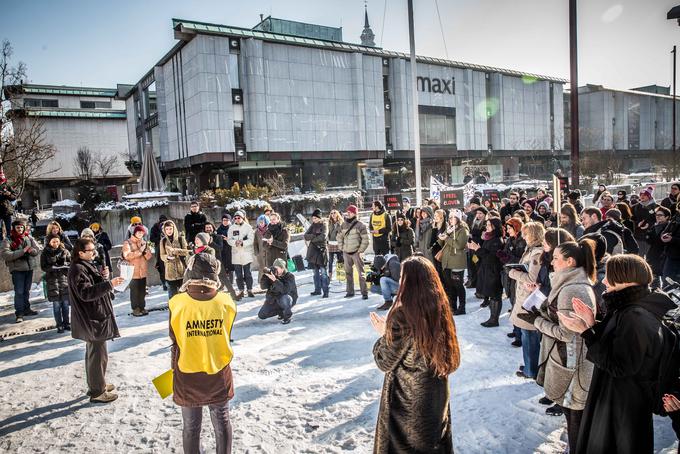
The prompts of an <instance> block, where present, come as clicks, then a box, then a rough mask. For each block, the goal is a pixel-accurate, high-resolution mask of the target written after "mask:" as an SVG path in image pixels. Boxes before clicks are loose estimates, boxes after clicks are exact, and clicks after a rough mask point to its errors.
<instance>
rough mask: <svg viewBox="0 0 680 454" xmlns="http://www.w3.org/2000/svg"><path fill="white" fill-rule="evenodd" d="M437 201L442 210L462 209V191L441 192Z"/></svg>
mask: <svg viewBox="0 0 680 454" xmlns="http://www.w3.org/2000/svg"><path fill="white" fill-rule="evenodd" d="M439 200H440V204H441V207H442V208H463V190H462V189H455V190H453V191H442V192H441V193H440V194H439Z"/></svg>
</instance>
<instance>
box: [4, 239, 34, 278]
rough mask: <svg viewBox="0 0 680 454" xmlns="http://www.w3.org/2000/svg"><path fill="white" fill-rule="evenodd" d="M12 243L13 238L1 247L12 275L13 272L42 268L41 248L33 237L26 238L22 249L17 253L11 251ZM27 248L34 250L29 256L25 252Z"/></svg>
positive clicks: (22, 243) (16, 251)
mask: <svg viewBox="0 0 680 454" xmlns="http://www.w3.org/2000/svg"><path fill="white" fill-rule="evenodd" d="M11 243H12V240H11V238H7V239H6V240H5V241H3V242H2V246H0V254H2V258H3V260H4V261H5V263H6V264H7V268H9V272H10V273H11V272H12V271H31V270H36V269H38V268H39V267H40V246H38V243H37V242H36V241H35V239H34V238H33V237H32V236H27V237H24V239H23V241H22V242H21V247H19V249H17V250H15V251H13V250H11V249H10V244H11ZM26 246H31V248H32V250H31V252H29V253H28V254H27V253H25V252H24V248H25V247H26Z"/></svg>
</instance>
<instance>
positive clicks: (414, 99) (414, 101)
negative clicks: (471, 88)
mask: <svg viewBox="0 0 680 454" xmlns="http://www.w3.org/2000/svg"><path fill="white" fill-rule="evenodd" d="M408 37H409V44H410V47H411V108H412V116H413V123H412V124H413V128H412V130H413V145H414V148H413V158H414V160H415V172H416V206H419V207H420V206H422V205H423V196H422V194H421V190H422V184H423V183H422V181H421V175H420V172H421V169H420V125H419V124H418V91H417V90H418V80H417V74H416V68H417V66H416V65H417V63H416V39H415V35H414V27H413V0H408Z"/></svg>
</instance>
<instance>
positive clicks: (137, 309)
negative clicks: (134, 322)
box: [132, 308, 144, 317]
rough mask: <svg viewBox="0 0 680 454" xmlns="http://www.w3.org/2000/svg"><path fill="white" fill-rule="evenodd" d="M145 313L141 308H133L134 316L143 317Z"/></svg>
mask: <svg viewBox="0 0 680 454" xmlns="http://www.w3.org/2000/svg"><path fill="white" fill-rule="evenodd" d="M143 315H144V313H143V312H142V311H141V309H139V308H134V309H133V310H132V316H133V317H142V316H143Z"/></svg>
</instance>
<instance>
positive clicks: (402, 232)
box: [392, 225, 416, 262]
mask: <svg viewBox="0 0 680 454" xmlns="http://www.w3.org/2000/svg"><path fill="white" fill-rule="evenodd" d="M415 242H416V234H415V232H414V231H413V229H412V228H411V227H406V225H404V226H403V227H401V228H399V236H397V233H396V232H392V246H393V247H394V253H395V254H397V256H398V257H399V261H400V262H403V261H404V260H406V259H407V258H409V257H411V256H412V255H413V252H414V251H415Z"/></svg>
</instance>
